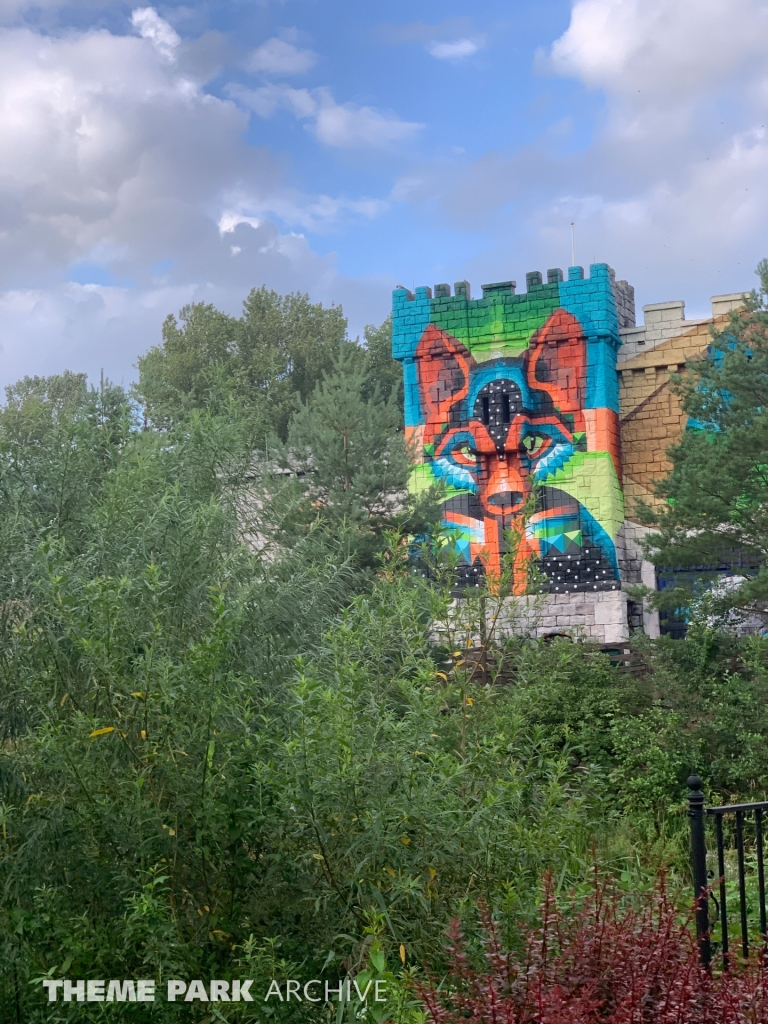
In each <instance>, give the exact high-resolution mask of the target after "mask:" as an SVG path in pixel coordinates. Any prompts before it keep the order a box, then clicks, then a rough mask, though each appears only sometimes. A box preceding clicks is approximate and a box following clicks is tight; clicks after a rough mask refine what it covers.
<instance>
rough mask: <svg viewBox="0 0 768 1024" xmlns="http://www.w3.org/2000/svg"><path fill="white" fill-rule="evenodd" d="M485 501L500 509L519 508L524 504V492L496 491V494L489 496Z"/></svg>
mask: <svg viewBox="0 0 768 1024" xmlns="http://www.w3.org/2000/svg"><path fill="white" fill-rule="evenodd" d="M485 500H486V501H487V502H488V504H489V505H494V506H496V507H498V508H517V506H518V505H522V503H523V492H522V491H496V492H495V493H494V494H489V495H488V496H487V497H486V499H485Z"/></svg>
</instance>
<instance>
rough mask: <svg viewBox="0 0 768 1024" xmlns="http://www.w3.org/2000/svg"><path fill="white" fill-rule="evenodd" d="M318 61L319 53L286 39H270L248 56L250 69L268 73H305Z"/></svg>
mask: <svg viewBox="0 0 768 1024" xmlns="http://www.w3.org/2000/svg"><path fill="white" fill-rule="evenodd" d="M316 63H317V54H316V53H313V52H312V50H302V49H300V48H299V47H298V46H295V45H294V44H293V43H291V42H288V41H287V40H285V39H277V38H273V39H268V40H267V41H266V42H265V43H262V44H261V46H259V47H258V49H256V50H254V51H253V53H252V54H251V55H250V57H249V58H248V62H247V65H246V66H247V68H248V70H249V71H257V72H263V73H264V74H267V75H303V74H304V73H305V72H307V71H309V69H310V68H313V67H314V66H315V64H316Z"/></svg>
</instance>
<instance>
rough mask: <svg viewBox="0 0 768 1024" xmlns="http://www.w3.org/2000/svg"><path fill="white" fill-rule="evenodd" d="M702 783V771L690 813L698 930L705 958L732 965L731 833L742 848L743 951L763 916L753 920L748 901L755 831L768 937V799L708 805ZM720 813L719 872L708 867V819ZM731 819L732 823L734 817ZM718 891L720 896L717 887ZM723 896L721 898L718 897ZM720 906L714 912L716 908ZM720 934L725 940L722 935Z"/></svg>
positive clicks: (764, 937) (763, 934)
mask: <svg viewBox="0 0 768 1024" xmlns="http://www.w3.org/2000/svg"><path fill="white" fill-rule="evenodd" d="M701 789H702V782H701V779H700V778H699V776H698V775H692V776H691V777H690V778H689V779H688V817H689V818H690V821H691V867H692V869H693V890H694V894H695V896H696V900H697V903H696V934H697V937H698V942H699V951H700V955H701V961H702V963H703V964H704V966H705V967H709V966H710V964H711V962H712V959H713V957H714V956H718V955H719V956H721V957H722V966H723V967H724V968H725V969H726V970H727V969H728V964H729V957H730V955H731V953H730V944H729V935H728V898H727V896H728V894H727V887H726V882H727V878H726V858H725V850H726V832H725V827H724V819H727V820H726V822H725V826H726V827H727V828H728V836H727V838H728V839H729V842H730V841H732V842H733V845H734V846H735V850H736V865H737V871H736V873H737V877H738V904H739V906H738V918H739V923H740V926H741V955H742V956H744V957H747V956H749V941H750V925H752V931H753V933H754V925H755V924H757V923H758V922H757V921H753V922H750V908H749V904H748V901H747V875H746V870H745V852H744V851H745V839H746V840H747V842H748V843H749V844H750V846H751V838H752V836H753V835H754V857H755V862H756V876H755V877H756V880H757V902H758V915H759V935H760V941H761V942H762V943H763V944H765V943H766V942H768V927H766V913H765V868H764V865H763V815H764V814H765V813H766V812H768V801H764V802H762V803H754V804H728V805H725V806H722V807H705V806H704V794H703V793H702V791H701ZM709 818H714V825H715V842H716V845H717V874H716V875H715V872H714V871H713V870H711V869H708V868H707V827H706V826H707V820H708V819H709ZM731 819H733V820H732V822H731ZM716 889H717V890H718V895H717V896H716V895H715V890H716ZM718 897H719V898H718ZM713 909H714V916H713V914H712V910H713ZM718 933H719V939H718Z"/></svg>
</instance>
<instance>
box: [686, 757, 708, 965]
mask: <svg viewBox="0 0 768 1024" xmlns="http://www.w3.org/2000/svg"><path fill="white" fill-rule="evenodd" d="M701 787H702V782H701V779H700V778H699V776H698V775H691V777H690V778H689V779H688V817H689V818H690V819H691V867H692V868H693V892H694V895H695V897H696V937H697V939H698V943H699V956H700V957H701V963H702V966H703V967H706V968H707V970H709V965H710V961H711V959H712V948H711V946H710V942H709V899H708V897H707V890H708V886H707V844H706V839H705V837H704V794H703V793H702V792H701Z"/></svg>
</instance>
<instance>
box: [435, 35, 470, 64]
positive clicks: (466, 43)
mask: <svg viewBox="0 0 768 1024" xmlns="http://www.w3.org/2000/svg"><path fill="white" fill-rule="evenodd" d="M482 45H483V40H482V39H478V38H475V39H469V38H465V39H453V40H450V41H448V42H440V41H438V40H432V41H431V42H430V43H429V44H428V46H427V51H428V52H429V53H431V54H432V56H433V57H436V58H437V59H438V60H451V61H461V60H465V59H466V58H467V57H472V56H474V54H476V53H477V52H478V50H480V49H481V47H482Z"/></svg>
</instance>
